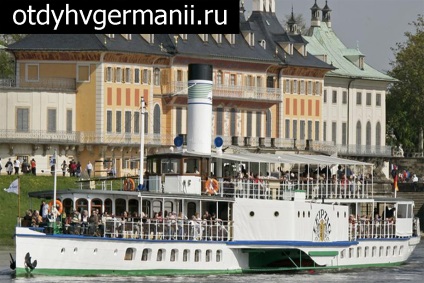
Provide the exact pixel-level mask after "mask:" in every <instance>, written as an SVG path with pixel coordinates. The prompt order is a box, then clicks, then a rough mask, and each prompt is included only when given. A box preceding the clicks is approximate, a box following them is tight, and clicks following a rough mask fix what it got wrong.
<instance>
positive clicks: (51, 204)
mask: <svg viewBox="0 0 424 283" xmlns="http://www.w3.org/2000/svg"><path fill="white" fill-rule="evenodd" d="M56 206H58V208H57V212H58V213H59V214H62V211H63V204H62V202H61V201H60V200H58V199H57V200H56ZM52 208H53V200H52V201H50V202H49V211H52Z"/></svg>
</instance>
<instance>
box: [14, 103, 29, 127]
mask: <svg viewBox="0 0 424 283" xmlns="http://www.w3.org/2000/svg"><path fill="white" fill-rule="evenodd" d="M16 116H17V119H16V121H17V124H16V131H17V132H28V131H29V109H28V108H18V109H17V110H16Z"/></svg>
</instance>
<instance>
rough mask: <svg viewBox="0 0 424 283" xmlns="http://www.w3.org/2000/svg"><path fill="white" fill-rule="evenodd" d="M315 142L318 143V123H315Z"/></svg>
mask: <svg viewBox="0 0 424 283" xmlns="http://www.w3.org/2000/svg"><path fill="white" fill-rule="evenodd" d="M315 140H316V141H319V121H315Z"/></svg>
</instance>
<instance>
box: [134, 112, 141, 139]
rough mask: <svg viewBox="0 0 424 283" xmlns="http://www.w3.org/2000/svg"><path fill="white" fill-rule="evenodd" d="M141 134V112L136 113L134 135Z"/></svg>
mask: <svg viewBox="0 0 424 283" xmlns="http://www.w3.org/2000/svg"><path fill="white" fill-rule="evenodd" d="M139 133H140V112H138V111H135V112H134V134H139Z"/></svg>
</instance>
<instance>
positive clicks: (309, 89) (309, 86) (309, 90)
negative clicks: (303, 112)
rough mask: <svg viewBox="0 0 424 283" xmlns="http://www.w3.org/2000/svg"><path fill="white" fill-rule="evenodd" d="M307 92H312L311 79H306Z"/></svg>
mask: <svg viewBox="0 0 424 283" xmlns="http://www.w3.org/2000/svg"><path fill="white" fill-rule="evenodd" d="M308 94H312V81H308Z"/></svg>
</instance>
